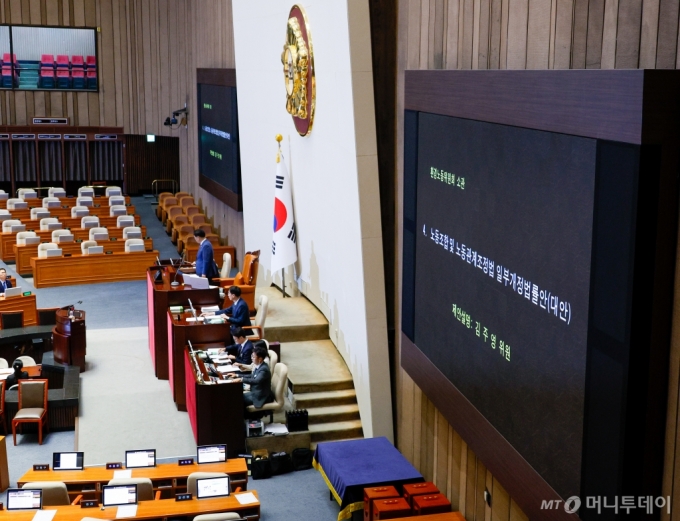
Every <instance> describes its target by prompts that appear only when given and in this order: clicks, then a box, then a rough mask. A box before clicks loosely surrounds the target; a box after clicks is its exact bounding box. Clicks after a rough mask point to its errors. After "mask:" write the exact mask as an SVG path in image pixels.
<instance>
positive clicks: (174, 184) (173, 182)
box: [151, 179, 179, 202]
mask: <svg viewBox="0 0 680 521" xmlns="http://www.w3.org/2000/svg"><path fill="white" fill-rule="evenodd" d="M159 183H171V185H172V188H173V190H172V193H173V194H176V193H177V192H179V184H178V183H177V181H176V180H175V179H154V180H153V181H151V192H152V193H153V196H154V197H155V198H156V202H158V184H159Z"/></svg>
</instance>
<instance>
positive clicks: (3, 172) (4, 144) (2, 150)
mask: <svg viewBox="0 0 680 521" xmlns="http://www.w3.org/2000/svg"><path fill="white" fill-rule="evenodd" d="M11 181H12V172H11V168H10V163H9V141H0V182H7V183H9V182H11Z"/></svg>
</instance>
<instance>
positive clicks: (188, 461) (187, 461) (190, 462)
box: [177, 458, 194, 467]
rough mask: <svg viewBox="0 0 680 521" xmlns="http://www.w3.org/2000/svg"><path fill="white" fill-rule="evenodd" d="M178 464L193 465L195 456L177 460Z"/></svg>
mask: <svg viewBox="0 0 680 521" xmlns="http://www.w3.org/2000/svg"><path fill="white" fill-rule="evenodd" d="M177 464H178V465H179V466H180V467H182V466H184V465H193V464H194V458H185V459H181V460H179V461H178V462H177Z"/></svg>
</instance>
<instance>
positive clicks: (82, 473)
mask: <svg viewBox="0 0 680 521" xmlns="http://www.w3.org/2000/svg"><path fill="white" fill-rule="evenodd" d="M131 470H132V477H133V478H149V479H150V480H151V482H152V483H153V486H154V492H155V491H156V490H160V491H161V493H162V495H163V496H167V497H174V496H175V494H176V493H180V492H186V489H187V478H188V477H189V474H191V473H192V472H224V473H225V474H228V475H229V478H230V483H231V487H232V490H235V489H236V488H238V487H241V489H242V490H247V488H248V467H247V466H246V460H245V459H243V458H231V459H228V460H227V461H225V462H223V463H204V464H202V465H198V464H196V463H194V464H193V465H182V466H180V465H178V464H177V463H161V464H159V465H157V466H155V467H150V468H144V469H131ZM113 473H114V471H113V470H106V467H105V466H101V467H86V468H85V469H83V470H48V471H38V472H36V471H34V470H29V471H28V472H26V473H25V474H24V475H23V476H21V477H20V478H19V479H18V480H17V484H18V486H19V487H21V486H23V485H24V484H26V483H30V482H33V481H63V482H64V483H66V487H67V488H68V491H69V496H70V497H71V499H72V500H73V499H74V498H75V497H76V496H77V495H78V494H83V495H84V496H85V497H86V498H87V499H89V498H93V499H98V500H101V487H102V486H104V485H106V484H108V482H109V481H110V480H112V479H113ZM88 491H90V492H88ZM83 515H84V514H83ZM88 515H89V514H88Z"/></svg>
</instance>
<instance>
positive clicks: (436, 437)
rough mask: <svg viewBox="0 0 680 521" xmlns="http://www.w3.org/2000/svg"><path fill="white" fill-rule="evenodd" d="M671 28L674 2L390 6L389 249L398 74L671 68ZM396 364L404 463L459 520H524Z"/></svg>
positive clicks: (406, 0) (674, 58)
mask: <svg viewBox="0 0 680 521" xmlns="http://www.w3.org/2000/svg"><path fill="white" fill-rule="evenodd" d="M433 11H434V13H435V16H434V19H433V18H432V12H433ZM440 13H441V16H443V17H444V19H443V20H440V19H439V17H440ZM679 24H680V0H627V1H625V2H624V1H623V0H443V2H442V1H440V0H399V28H398V43H397V57H398V59H397V63H398V74H397V100H396V107H397V139H396V157H395V163H396V165H397V168H396V172H395V174H394V175H395V176H396V179H397V181H396V187H395V199H396V201H397V208H396V212H397V215H396V216H395V218H394V220H395V222H397V229H396V233H397V235H398V238H397V248H396V251H401V247H400V244H401V236H400V230H401V226H402V224H401V223H402V221H401V219H402V217H401V211H402V203H401V201H402V193H403V186H402V183H401V172H402V168H403V157H402V156H403V107H404V99H403V71H404V70H408V69H411V70H413V69H438V68H445V69H469V68H472V69H485V68H489V69H524V68H527V69H530V68H531V69H553V68H554V69H569V68H573V69H583V68H602V69H613V68H661V69H672V68H679V67H680V51H679V49H680V38H678V34H679ZM440 52H442V57H443V58H442V60H441V61H440V60H439V59H438V56H439V54H438V53H440ZM396 257H397V258H395V259H393V261H394V264H395V272H396V275H395V280H394V281H386V287H387V288H395V289H394V291H395V294H394V296H393V300H394V302H395V303H396V304H395V307H394V309H388V314H390V313H392V314H394V322H395V323H396V324H397V325H398V324H399V316H400V298H401V296H400V289H399V288H400V280H401V270H400V264H401V259H400V258H398V257H399V255H397V256H396ZM678 259H679V260H678V267H677V274H676V280H675V288H676V292H675V307H674V331H673V338H672V345H671V360H670V363H669V371H670V378H669V380H670V384H669V392H668V398H669V399H668V414H667V431H666V447H665V451H666V464H665V468H664V485H663V495H664V496H667V495H670V496H671V497H672V501H673V502H674V503H678V502H680V242H679V244H678ZM397 338H399V335H397ZM399 347H400V346H397V352H398V350H399ZM396 358H397V362H396V363H397V366H395V373H396V378H395V381H396V394H397V406H396V407H397V414H396V418H397V419H396V425H395V429H396V438H397V445H398V447H399V449H400V450H401V451H402V453H403V454H404V455H405V456H406V458H408V459H409V461H411V463H413V464H414V465H415V466H416V467H417V468H418V469H419V470H420V471H421V472H422V473H423V474H424V475H425V476H426V477H428V478H430V477H431V478H432V479H434V480H435V482H436V483H437V485H438V486H440V489H441V490H442V491H444V490H445V491H446V495H447V496H448V497H449V499H450V500H451V502H452V504H453V505H454V507H455V508H459V509H460V510H461V511H462V512H463V513H464V514H465V515H466V518H467V519H468V521H472V520H477V521H479V520H482V519H484V520H485V521H486V520H493V521H509V520H522V519H526V516H525V515H524V514H523V513H522V511H521V510H520V509H519V507H518V506H517V504H516V503H515V502H514V501H513V500H512V498H511V497H509V496H508V494H507V492H506V491H505V489H504V488H503V484H502V483H499V482H498V481H497V480H496V479H495V478H494V477H493V476H492V475H491V474H490V473H489V472H488V471H487V470H486V467H485V466H484V462H482V461H479V460H478V458H477V457H476V455H475V454H474V453H473V452H472V451H471V450H469V449H468V447H467V444H466V443H465V440H462V439H461V438H460V435H459V434H458V433H457V432H455V431H454V430H453V429H452V428H451V427H450V426H449V425H448V424H447V423H446V420H445V419H444V418H443V417H442V416H441V414H440V413H439V411H437V410H436V409H434V410H433V409H432V408H431V407H432V404H431V402H430V401H429V400H428V399H427V397H426V396H424V395H423V393H422V391H421V390H420V389H419V388H418V387H417V386H416V385H415V384H414V382H413V381H412V380H411V379H410V378H409V376H408V375H407V374H406V373H404V371H402V370H401V368H400V367H398V360H399V356H397V357H396ZM484 488H486V489H488V490H489V492H490V493H491V495H492V497H493V501H492V507H491V508H488V507H485V506H484V503H483V491H484ZM661 518H662V519H664V520H669V519H671V518H672V519H676V518H677V519H680V514H678V513H676V514H675V515H673V516H672V517H671V516H669V515H667V514H666V513H665V511H664V513H662V516H661Z"/></svg>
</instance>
